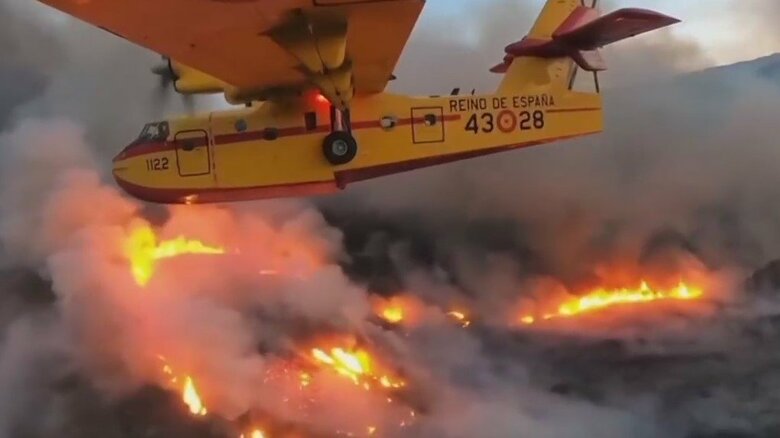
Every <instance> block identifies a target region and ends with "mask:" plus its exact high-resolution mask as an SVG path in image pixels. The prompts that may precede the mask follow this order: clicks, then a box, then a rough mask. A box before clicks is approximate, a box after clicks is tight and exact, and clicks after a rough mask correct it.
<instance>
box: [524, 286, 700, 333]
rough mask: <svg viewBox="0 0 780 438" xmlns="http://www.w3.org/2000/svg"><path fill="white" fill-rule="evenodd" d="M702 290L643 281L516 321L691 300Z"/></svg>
mask: <svg viewBox="0 0 780 438" xmlns="http://www.w3.org/2000/svg"><path fill="white" fill-rule="evenodd" d="M703 295H704V291H703V290H702V289H701V288H698V287H695V286H689V285H687V284H686V283H684V282H680V284H679V285H677V287H675V288H673V289H669V290H655V289H653V288H651V287H650V285H649V284H648V283H647V282H646V281H642V284H641V285H640V286H639V288H638V289H614V290H608V289H603V288H601V289H596V290H594V291H592V292H590V293H588V294H586V295H583V296H581V297H578V298H574V299H572V300H569V301H566V302H564V303H563V304H561V305H560V306H558V309H557V310H556V311H555V312H553V313H545V314H543V315H541V316H539V315H529V314H527V315H523V316H521V317H520V322H521V323H522V324H525V325H531V324H535V323H536V322H538V321H539V320H540V319H541V320H545V321H546V320H550V319H556V318H571V317H574V316H577V315H581V314H585V313H592V312H596V311H599V310H604V309H607V308H610V307H615V306H619V305H626V304H643V303H650V302H654V301H692V300H696V299H699V298H701V297H702V296H703Z"/></svg>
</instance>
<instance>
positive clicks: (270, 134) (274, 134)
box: [263, 128, 279, 141]
mask: <svg viewBox="0 0 780 438" xmlns="http://www.w3.org/2000/svg"><path fill="white" fill-rule="evenodd" d="M277 138H279V130H278V129H276V128H265V129H264V130H263V140H268V141H273V140H276V139H277Z"/></svg>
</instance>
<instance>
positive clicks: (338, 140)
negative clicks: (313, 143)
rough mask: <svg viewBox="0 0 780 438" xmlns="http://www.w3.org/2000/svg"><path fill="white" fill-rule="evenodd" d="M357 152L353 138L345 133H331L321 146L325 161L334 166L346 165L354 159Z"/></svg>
mask: <svg viewBox="0 0 780 438" xmlns="http://www.w3.org/2000/svg"><path fill="white" fill-rule="evenodd" d="M357 150H358V147H357V142H356V141H355V138H354V137H352V135H351V134H349V133H348V132H346V131H334V132H331V133H330V134H328V136H327V137H325V141H324V142H323V144H322V152H323V153H324V154H325V159H327V160H328V162H329V163H330V164H332V165H334V166H340V165H342V164H347V163H349V162H350V161H352V160H353V159H355V156H356V155H357Z"/></svg>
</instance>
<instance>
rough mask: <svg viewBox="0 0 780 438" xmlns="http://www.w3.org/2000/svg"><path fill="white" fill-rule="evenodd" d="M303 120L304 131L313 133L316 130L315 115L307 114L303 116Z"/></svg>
mask: <svg viewBox="0 0 780 438" xmlns="http://www.w3.org/2000/svg"><path fill="white" fill-rule="evenodd" d="M303 119H304V121H305V122H306V130H307V131H314V130H316V129H317V113H315V112H309V113H306V114H304V115H303Z"/></svg>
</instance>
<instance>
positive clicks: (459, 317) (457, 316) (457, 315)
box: [447, 310, 471, 328]
mask: <svg viewBox="0 0 780 438" xmlns="http://www.w3.org/2000/svg"><path fill="white" fill-rule="evenodd" d="M447 316H449V317H450V318H452V319H454V320H455V321H458V322H459V323H460V325H461V326H463V328H467V327H468V326H470V325H471V321H470V320H469V319H468V315H466V313H465V312H461V311H460V310H453V311H452V312H449V313H447Z"/></svg>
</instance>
